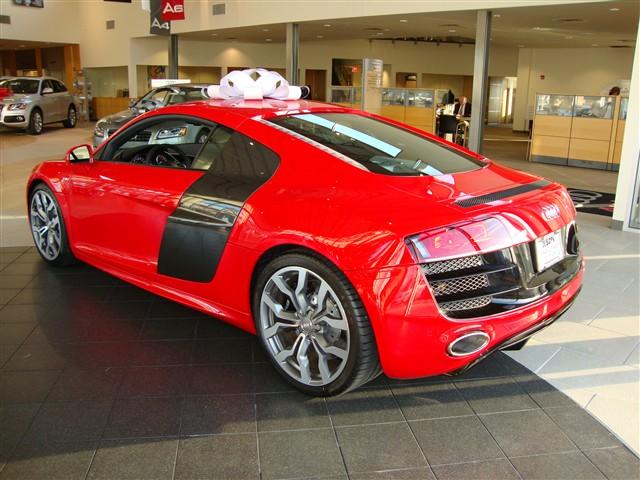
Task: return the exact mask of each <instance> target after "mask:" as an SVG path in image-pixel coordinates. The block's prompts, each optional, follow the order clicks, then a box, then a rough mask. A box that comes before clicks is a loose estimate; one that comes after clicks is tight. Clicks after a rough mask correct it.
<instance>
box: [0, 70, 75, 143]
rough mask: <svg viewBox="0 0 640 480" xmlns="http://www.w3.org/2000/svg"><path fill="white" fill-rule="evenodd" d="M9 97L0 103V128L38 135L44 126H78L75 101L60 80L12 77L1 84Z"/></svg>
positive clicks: (0, 86)
mask: <svg viewBox="0 0 640 480" xmlns="http://www.w3.org/2000/svg"><path fill="white" fill-rule="evenodd" d="M0 88H8V89H9V90H11V94H10V95H9V96H7V97H4V98H2V100H0V125H3V126H5V127H8V128H21V129H26V130H27V131H28V132H29V133H30V134H32V135H40V134H41V133H42V129H43V127H44V125H46V124H48V123H56V122H62V124H63V125H64V126H65V127H66V128H73V127H75V126H76V123H78V101H77V100H76V98H75V97H74V96H73V95H72V94H71V93H70V92H69V90H67V87H66V86H65V85H64V83H62V82H61V81H60V80H57V79H55V78H51V77H12V78H9V79H5V80H2V81H0Z"/></svg>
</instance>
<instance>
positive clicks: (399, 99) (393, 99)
mask: <svg viewBox="0 0 640 480" xmlns="http://www.w3.org/2000/svg"><path fill="white" fill-rule="evenodd" d="M406 97H407V91H406V90H403V89H400V88H385V89H383V90H382V105H385V106H388V105H394V106H398V107H404V105H405V102H406Z"/></svg>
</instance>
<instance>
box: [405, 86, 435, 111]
mask: <svg viewBox="0 0 640 480" xmlns="http://www.w3.org/2000/svg"><path fill="white" fill-rule="evenodd" d="M408 103H409V106H410V107H422V108H433V90H410V91H409V97H408Z"/></svg>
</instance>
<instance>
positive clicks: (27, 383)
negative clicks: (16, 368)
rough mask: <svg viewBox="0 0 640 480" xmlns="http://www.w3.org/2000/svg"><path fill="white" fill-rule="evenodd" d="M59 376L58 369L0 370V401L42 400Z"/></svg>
mask: <svg viewBox="0 0 640 480" xmlns="http://www.w3.org/2000/svg"><path fill="white" fill-rule="evenodd" d="M59 376H60V371H58V370H48V371H42V372H4V371H3V372H0V403H2V404H8V403H32V402H43V401H44V399H45V398H47V395H48V394H49V391H50V390H51V387H53V384H54V383H55V382H56V380H57V379H58V377H59Z"/></svg>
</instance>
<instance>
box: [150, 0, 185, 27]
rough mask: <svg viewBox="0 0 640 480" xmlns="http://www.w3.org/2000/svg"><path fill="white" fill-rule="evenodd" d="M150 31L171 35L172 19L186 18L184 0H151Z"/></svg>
mask: <svg viewBox="0 0 640 480" xmlns="http://www.w3.org/2000/svg"><path fill="white" fill-rule="evenodd" d="M150 7H151V8H150V26H149V33H151V34H153V35H170V34H171V20H184V0H151V2H150Z"/></svg>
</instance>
